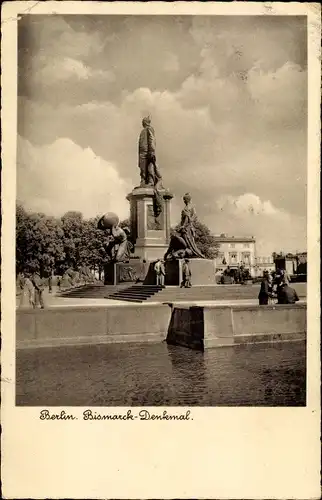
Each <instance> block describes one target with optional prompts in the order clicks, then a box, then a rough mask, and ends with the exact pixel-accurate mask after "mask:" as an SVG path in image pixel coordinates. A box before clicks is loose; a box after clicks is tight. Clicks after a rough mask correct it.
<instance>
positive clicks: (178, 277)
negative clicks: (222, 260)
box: [165, 259, 216, 286]
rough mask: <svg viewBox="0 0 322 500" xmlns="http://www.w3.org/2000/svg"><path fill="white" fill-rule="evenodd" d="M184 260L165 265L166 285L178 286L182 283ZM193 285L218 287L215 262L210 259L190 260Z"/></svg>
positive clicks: (169, 261) (169, 262)
mask: <svg viewBox="0 0 322 500" xmlns="http://www.w3.org/2000/svg"><path fill="white" fill-rule="evenodd" d="M183 262H184V260H183V259H180V260H168V261H166V263H165V273H166V275H165V284H166V285H167V286H169V285H173V286H178V285H180V283H181V282H182V265H183ZM189 267H190V270H191V284H192V286H194V285H199V286H200V285H216V279H215V272H216V266H215V261H214V260H210V259H189Z"/></svg>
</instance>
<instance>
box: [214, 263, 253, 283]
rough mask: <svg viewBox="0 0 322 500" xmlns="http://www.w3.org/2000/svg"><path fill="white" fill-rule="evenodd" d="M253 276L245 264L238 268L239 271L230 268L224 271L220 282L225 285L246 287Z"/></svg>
mask: <svg viewBox="0 0 322 500" xmlns="http://www.w3.org/2000/svg"><path fill="white" fill-rule="evenodd" d="M250 279H252V278H251V275H250V272H249V270H248V269H246V268H245V266H244V265H243V264H241V265H240V266H238V267H237V269H234V268H232V269H231V268H230V267H229V266H227V267H226V269H225V270H224V271H223V273H222V275H221V277H220V282H221V283H223V284H225V283H226V282H228V283H230V284H232V285H234V284H241V285H244V284H245V282H246V281H247V280H250Z"/></svg>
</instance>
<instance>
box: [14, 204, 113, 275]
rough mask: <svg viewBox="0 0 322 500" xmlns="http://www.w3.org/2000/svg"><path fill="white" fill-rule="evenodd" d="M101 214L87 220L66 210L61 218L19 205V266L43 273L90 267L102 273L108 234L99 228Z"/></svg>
mask: <svg viewBox="0 0 322 500" xmlns="http://www.w3.org/2000/svg"><path fill="white" fill-rule="evenodd" d="M98 219H99V217H95V218H92V219H84V218H83V215H82V214H81V213H80V212H67V213H66V214H64V215H63V216H62V217H61V218H55V217H49V216H46V215H44V214H40V213H28V212H27V211H26V210H25V209H24V208H23V207H22V206H21V205H18V206H17V207H16V268H17V273H18V272H21V271H26V272H33V271H38V272H40V273H41V275H43V276H48V275H49V274H51V273H52V272H54V273H57V274H60V275H62V274H64V272H66V271H67V270H74V271H82V272H85V269H91V270H93V271H98V273H99V274H100V273H101V272H102V269H103V266H104V264H105V263H106V262H107V261H108V256H107V254H106V251H105V247H106V245H107V236H106V234H105V233H104V231H100V230H98V229H97V222H98Z"/></svg>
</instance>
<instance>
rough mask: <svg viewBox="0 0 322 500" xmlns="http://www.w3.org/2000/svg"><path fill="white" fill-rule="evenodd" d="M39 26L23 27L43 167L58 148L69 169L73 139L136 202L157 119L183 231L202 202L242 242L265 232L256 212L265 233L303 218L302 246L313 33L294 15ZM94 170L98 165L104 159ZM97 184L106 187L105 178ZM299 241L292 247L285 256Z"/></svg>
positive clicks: (91, 199) (25, 119) (31, 113)
mask: <svg viewBox="0 0 322 500" xmlns="http://www.w3.org/2000/svg"><path fill="white" fill-rule="evenodd" d="M34 17H37V20H36V21H35V22H34V21H25V24H22V29H24V30H25V35H24V36H20V42H19V50H20V55H19V71H20V73H19V74H20V76H19V89H20V90H19V91H20V99H19V105H18V127H19V133H20V135H21V136H22V137H23V138H25V139H28V140H29V141H30V142H31V144H33V148H34V150H35V151H34V152H33V154H40V152H42V154H44V151H45V150H46V149H47V150H49V149H50V148H51V147H52V146H51V145H52V144H56V149H55V148H54V149H53V150H52V151H53V154H54V155H55V154H57V155H58V158H62V153H61V152H59V151H58V149H61V150H62V151H64V150H65V148H66V147H67V146H66V144H65V142H64V141H66V140H67V138H68V140H69V141H71V143H72V144H73V145H74V151H75V155H76V156H77V158H79V161H80V163H81V164H83V161H84V160H83V157H84V155H85V152H86V151H91V154H92V156H93V157H97V158H100V165H105V166H104V168H103V170H104V169H105V168H106V171H110V170H109V169H110V168H112V169H114V171H115V172H117V175H118V179H119V181H118V182H125V184H126V185H128V186H129V189H130V188H132V187H133V186H135V185H137V183H138V179H139V171H138V166H137V141H138V135H139V132H140V128H141V119H142V117H143V116H144V115H146V114H148V113H149V114H151V115H152V121H153V125H154V127H155V130H156V137H157V161H158V163H159V166H160V169H161V172H162V174H163V177H164V184H165V185H166V187H168V188H169V189H170V190H171V191H172V192H173V193H174V195H175V199H174V201H173V203H172V207H173V214H174V217H175V218H176V217H178V216H179V212H180V207H181V197H182V195H183V194H184V193H185V192H186V191H190V192H191V194H192V197H193V201H194V203H195V205H196V208H197V212H198V215H199V217H200V218H201V220H204V221H207V223H208V224H209V225H210V227H211V228H212V229H213V230H215V231H217V228H218V227H220V232H229V231H230V230H229V229H228V228H231V230H232V231H238V230H239V229H241V228H242V227H243V226H242V225H241V224H240V217H241V215H240V214H243V215H242V216H243V217H244V218H245V231H246V229H247V230H248V226H247V224H248V223H246V216H247V217H248V218H249V217H250V219H249V220H250V221H251V222H252V224H253V223H254V216H250V212H249V206H250V204H251V203H252V204H253V206H254V207H255V208H256V210H257V209H258V210H259V214H260V215H258V218H256V221H257V222H258V221H259V220H260V218H263V220H266V219H267V218H269V220H270V221H271V220H273V219H274V220H275V223H276V220H277V219H278V223H276V224H277V226H276V227H279V228H280V231H281V233H283V234H286V233H285V231H284V230H283V224H284V225H285V226H287V225H288V227H290V225H292V224H293V222H292V221H293V219H292V218H294V221H295V222H294V224H295V226H296V228H297V229H296V231H295V232H294V234H296V235H297V236H296V238H298V242H299V243H298V244H299V246H300V245H302V243H303V239H302V234H303V231H302V230H300V228H301V227H302V226H303V224H302V222H300V221H302V220H304V219H305V213H306V168H307V159H306V157H307V144H306V141H307V138H306V119H307V116H306V114H307V109H306V108H307V71H306V52H305V51H306V39H305V33H306V31H305V30H306V28H305V23H304V22H302V21H301V20H300V19H296V18H292V19H290V18H289V16H288V17H285V18H283V17H282V16H279V17H278V18H277V17H275V18H274V19H273V18H270V16H259V17H258V18H257V17H256V18H254V17H251V18H250V17H249V18H248V17H247V16H243V17H239V18H236V17H234V16H228V17H227V16H226V17H225V16H214V18H211V17H209V16H208V17H203V16H196V17H189V16H186V17H180V16H178V17H176V16H165V17H162V16H161V17H158V16H151V17H150V16H142V17H140V16H128V17H122V16H116V17H114V16H105V17H104V18H99V17H95V18H93V17H92V16H72V19H71V18H67V16H66V18H61V17H59V16H48V18H47V17H46V18H42V19H41V18H39V16H34ZM49 18H50V19H49ZM53 18H55V19H53ZM28 23H29V24H28ZM20 33H21V32H20ZM27 35H28V36H27ZM128 47H131V50H130V51H129V49H128ZM62 138H65V139H62ZM61 141H63V142H62V143H61ZM76 150H77V151H78V153H77V154H76ZM46 161H47V160H46ZM51 161H52V160H51ZM61 161H63V158H62V160H61ZM89 162H90V165H91V164H93V165H94V164H95V165H97V164H98V163H95V162H94V163H92V162H93V159H92V157H91V158H89ZM25 163H26V162H25ZM69 170H71V171H72V172H74V167H73V166H70V164H66V175H69V173H68V172H69ZM83 170H85V167H84V168H83ZM67 171H68V172H67ZM54 172H55V169H54V168H53V169H52V170H50V175H48V176H47V177H46V178H45V177H43V176H42V175H43V174H42V171H41V169H38V170H37V176H38V175H39V176H42V177H41V179H42V181H41V182H42V185H43V186H44V188H43V190H44V191H46V189H47V188H46V187H45V182H46V181H47V182H48V183H49V184H50V183H51V175H54ZM19 175H20V174H19ZM83 175H84V176H85V178H86V179H87V177H86V175H87V174H85V173H84V174H83ZM92 175H93V179H94V178H95V177H97V183H98V184H100V185H101V184H102V183H101V179H102V177H101V167H100V168H98V167H95V168H94V170H93V174H92ZM25 179H26V177H25ZM85 184H86V183H85ZM93 184H95V182H94V180H92V181H91V183H89V186H90V187H91V189H90V190H89V191H88V193H87V197H86V196H84V197H83V198H82V200H83V203H84V210H88V206H89V205H91V204H93V206H94V205H95V203H96V200H97V199H98V197H97V195H96V190H95V189H94V187H92V185H93ZM247 193H255V194H253V195H251V194H247ZM122 196H123V195H122ZM124 196H125V195H124ZM124 196H123V198H122V199H124ZM250 196H253V197H254V196H255V197H257V198H252V199H250ZM229 197H230V198H229ZM43 198H44V197H43ZM26 199H27V198H26ZM231 199H232V200H234V202H235V203H237V204H238V211H237V212H236V211H234V210H233V209H232V208H231V206H230V201H229V200H231ZM55 200H56V203H58V204H59V201H58V198H55ZM219 200H220V202H223V203H224V211H221V209H220V208H219V207H218V203H219ZM262 200H264V201H262ZM265 200H267V201H266V202H265ZM53 201H54V200H53V199H51V202H50V205H52V204H53ZM78 201H79V200H78ZM33 203H34V201H33ZM247 207H248V208H247ZM274 211H276V212H277V213H275V214H274V213H273V212H274ZM269 213H270V214H269ZM224 214H225V216H224ZM285 214H286V215H285ZM238 220H239V223H237V222H236V221H238ZM247 220H248V219H247ZM234 221H235V222H234ZM257 222H256V224H257ZM251 228H252V226H251V225H250V227H249V230H250V231H251ZM258 230H259V231H260V230H261V228H260V227H259V229H258ZM287 230H288V228H287ZM217 232H219V230H218V231H217ZM271 234H272V235H273V236H272V237H273V239H274V242H275V243H276V244H279V239H278V238H276V237H275V236H274V234H275V226H274V224H273V225H272V228H271V230H270V233H267V235H266V239H267V241H268V240H269V238H270V237H271ZM293 240H294V238H293V237H292V235H291V234H289V237H288V239H287V240H285V245H288V243H289V242H290V241H293ZM287 248H288V247H286V249H287Z"/></svg>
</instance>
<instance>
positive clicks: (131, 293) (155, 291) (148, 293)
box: [112, 290, 158, 297]
mask: <svg viewBox="0 0 322 500" xmlns="http://www.w3.org/2000/svg"><path fill="white" fill-rule="evenodd" d="M124 293H126V294H127V295H129V294H130V295H144V297H150V295H154V294H156V293H158V290H154V291H152V292H151V291H150V292H148V291H144V290H143V291H142V292H141V291H139V290H138V291H136V290H127V291H126V292H115V293H113V294H112V295H123V294H124Z"/></svg>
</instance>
